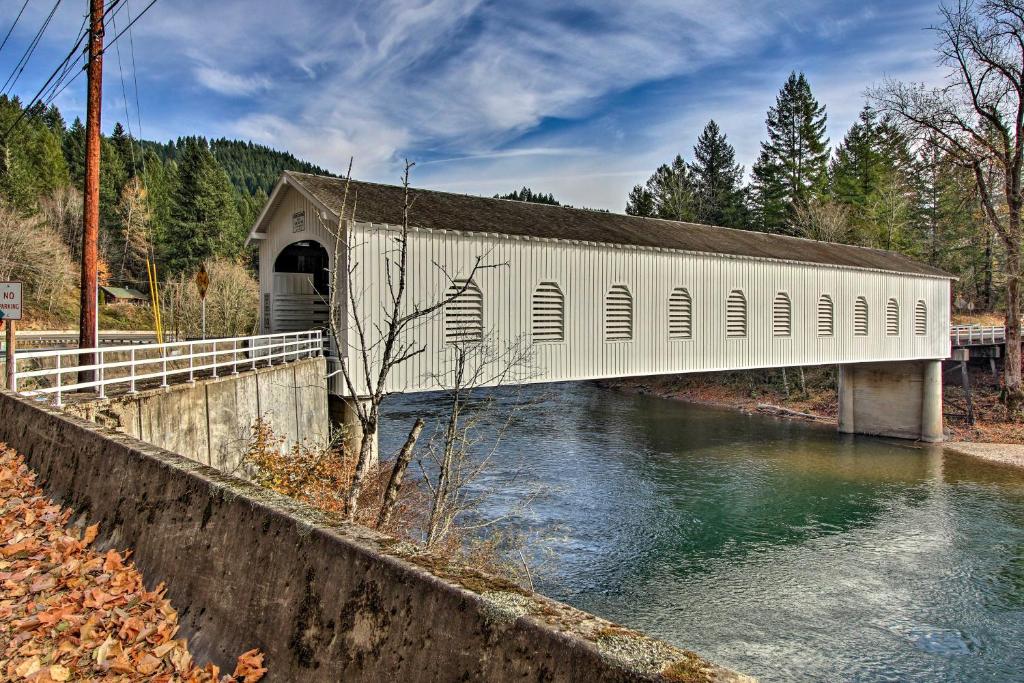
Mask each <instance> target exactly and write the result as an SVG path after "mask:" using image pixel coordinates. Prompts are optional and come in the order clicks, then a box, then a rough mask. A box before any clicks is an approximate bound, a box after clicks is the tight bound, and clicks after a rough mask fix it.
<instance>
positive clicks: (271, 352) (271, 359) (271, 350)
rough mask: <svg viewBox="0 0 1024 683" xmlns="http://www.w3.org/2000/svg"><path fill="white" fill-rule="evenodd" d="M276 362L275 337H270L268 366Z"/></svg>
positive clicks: (268, 340)
mask: <svg viewBox="0 0 1024 683" xmlns="http://www.w3.org/2000/svg"><path fill="white" fill-rule="evenodd" d="M273 364H274V338H273V337H270V338H268V339H267V367H268V368H269V367H270V366H272V365H273Z"/></svg>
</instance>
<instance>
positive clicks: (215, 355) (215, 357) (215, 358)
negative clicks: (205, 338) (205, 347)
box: [213, 340, 217, 379]
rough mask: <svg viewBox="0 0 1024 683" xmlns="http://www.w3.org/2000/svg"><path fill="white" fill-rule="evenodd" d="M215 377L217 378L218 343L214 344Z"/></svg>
mask: <svg viewBox="0 0 1024 683" xmlns="http://www.w3.org/2000/svg"><path fill="white" fill-rule="evenodd" d="M213 377H214V379H216V378H217V341H216V340H214V342H213Z"/></svg>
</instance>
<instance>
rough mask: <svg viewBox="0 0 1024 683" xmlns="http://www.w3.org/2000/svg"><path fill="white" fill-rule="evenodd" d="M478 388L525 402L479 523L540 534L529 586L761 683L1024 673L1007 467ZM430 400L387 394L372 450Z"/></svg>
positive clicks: (725, 414) (662, 403)
mask: <svg viewBox="0 0 1024 683" xmlns="http://www.w3.org/2000/svg"><path fill="white" fill-rule="evenodd" d="M491 395H492V396H493V398H495V399H496V404H497V408H498V414H501V413H507V412H508V410H510V409H511V408H512V406H513V405H515V404H516V403H518V402H520V401H522V400H523V399H524V398H525V399H528V400H530V401H531V404H530V406H529V407H528V408H526V409H523V410H520V411H518V412H516V413H515V416H514V418H513V420H512V422H511V424H510V425H509V427H508V429H507V430H506V431H505V434H504V437H503V439H502V441H501V443H500V445H499V447H498V449H497V451H496V452H495V454H494V456H493V458H492V461H491V464H490V466H489V468H488V470H487V472H486V475H485V476H484V477H483V478H482V479H481V480H480V481H478V482H477V484H476V488H477V490H478V491H479V492H486V493H487V494H488V495H487V498H486V502H485V506H484V509H483V510H482V511H481V514H482V515H484V516H503V515H508V518H507V519H506V520H504V521H503V522H502V524H503V525H504V527H505V528H506V529H508V530H515V531H521V532H524V533H528V534H535V535H536V536H537V537H540V538H543V539H545V541H544V547H545V548H546V552H543V553H542V552H540V551H538V553H537V556H536V557H535V558H534V560H535V561H536V562H537V563H538V565H539V566H538V570H539V579H538V585H537V588H538V590H540V591H541V592H543V593H545V594H547V595H549V596H551V597H554V598H556V599H559V600H563V601H565V602H568V603H570V604H572V605H575V606H577V607H579V608H581V609H585V610H588V611H591V612H594V613H596V614H599V615H601V616H603V617H607V618H609V619H612V620H614V621H617V622H620V623H622V624H625V625H627V626H630V627H633V628H636V629H639V630H642V631H645V632H646V633H649V634H651V635H653V636H656V637H659V638H662V639H664V640H666V641H669V642H671V643H673V644H676V645H679V646H681V647H684V648H687V649H691V650H694V651H696V652H699V653H701V654H702V655H704V656H706V657H708V658H710V659H712V660H714V661H716V662H718V663H721V664H723V665H725V666H728V667H731V668H734V669H736V670H739V671H742V672H744V673H748V674H752V675H754V676H757V677H758V678H759V679H761V680H764V681H1000V682H1002V681H1024V471H1016V470H1012V469H1009V468H1005V467H1000V466H995V465H991V464H987V463H983V462H979V461H975V460H972V459H969V458H966V457H963V456H959V455H955V454H952V453H946V452H944V451H943V449H942V448H941V447H931V448H919V447H916V446H914V445H913V444H909V443H903V442H898V441H887V440H882V439H873V438H867V437H850V436H841V435H838V434H836V433H835V431H834V429H833V428H830V427H821V426H816V425H808V424H805V423H798V422H791V421H783V420H778V419H774V418H769V417H764V416H757V415H745V414H741V413H738V412H734V411H728V410H719V409H711V408H704V407H695V406H691V405H685V404H682V403H678V402H673V401H667V400H662V399H657V398H651V397H643V396H631V395H624V394H621V393H616V392H613V391H609V390H606V389H602V388H600V387H597V386H594V385H591V384H564V385H546V386H538V387H530V388H527V389H525V390H518V389H516V390H514V389H498V390H493V391H492V392H491ZM441 410H442V399H441V397H440V396H438V395H431V394H421V395H411V396H404V397H398V398H397V399H395V400H394V401H393V402H392V403H391V404H390V405H389V407H388V408H387V410H386V416H385V417H386V421H385V427H384V430H383V433H382V438H381V446H382V450H383V452H385V453H388V452H390V451H393V450H395V449H397V447H398V445H400V443H401V441H402V439H403V438H404V435H405V431H406V430H407V429H408V425H409V423H410V422H411V420H412V418H413V417H414V416H415V415H427V416H431V415H434V416H436V415H438V414H439V413H440V411H441ZM499 422H501V420H500V419H498V418H495V421H494V422H493V423H490V424H485V425H484V426H483V427H482V428H481V431H480V435H481V436H482V437H486V436H487V434H488V430H494V429H496V424H497V423H499ZM483 442H484V443H486V442H487V439H486V438H483ZM528 497H532V498H533V502H532V504H531V505H530V506H529V508H528V509H526V510H525V511H523V510H519V509H518V508H519V507H520V503H521V501H522V500H523V499H524V498H528Z"/></svg>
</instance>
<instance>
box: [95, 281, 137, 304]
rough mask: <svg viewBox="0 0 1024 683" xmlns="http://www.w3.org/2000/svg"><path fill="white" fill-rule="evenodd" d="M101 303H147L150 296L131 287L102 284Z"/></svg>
mask: <svg viewBox="0 0 1024 683" xmlns="http://www.w3.org/2000/svg"><path fill="white" fill-rule="evenodd" d="M99 289H100V303H101V304H104V305H106V304H145V303H148V302H149V297H148V296H146V295H145V294H143V293H142V292H140V291H139V290H137V289H132V288H131V287H111V286H108V285H100V288H99Z"/></svg>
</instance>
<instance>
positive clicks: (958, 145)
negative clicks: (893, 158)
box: [869, 0, 1024, 415]
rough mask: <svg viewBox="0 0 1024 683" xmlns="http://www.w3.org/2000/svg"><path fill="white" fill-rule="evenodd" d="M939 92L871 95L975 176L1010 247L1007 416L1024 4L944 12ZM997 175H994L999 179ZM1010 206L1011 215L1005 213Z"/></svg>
mask: <svg viewBox="0 0 1024 683" xmlns="http://www.w3.org/2000/svg"><path fill="white" fill-rule="evenodd" d="M941 12H942V18H943V21H942V23H941V24H940V25H938V26H936V27H933V30H934V31H935V32H936V33H937V34H938V36H939V45H938V52H939V57H940V61H941V63H942V64H943V65H945V66H946V67H948V68H949V72H948V75H947V76H946V80H945V83H944V84H943V85H942V86H941V87H938V88H930V89H929V88H926V87H925V86H923V85H920V84H906V83H901V82H896V81H887V82H886V83H885V84H884V85H883V86H882V87H880V88H875V89H873V90H871V91H870V93H869V95H870V97H871V98H872V100H873V101H874V104H875V107H876V108H877V109H878V110H879V111H882V112H886V113H889V114H892V115H893V116H894V120H895V121H896V122H897V123H898V124H900V125H901V126H902V127H903V128H904V129H905V130H906V131H907V132H908V133H910V134H911V135H913V136H914V137H915V138H916V139H917V140H919V141H922V142H924V141H928V142H929V143H930V144H934V145H936V146H938V147H939V148H940V149H941V150H942V152H943V153H944V154H946V155H947V158H949V159H950V160H953V161H955V163H957V164H959V165H961V166H963V167H964V168H966V169H969V170H970V172H971V173H972V174H973V176H974V181H975V184H976V185H977V188H978V193H979V195H980V201H981V206H982V209H983V212H984V214H985V218H986V220H987V222H988V223H989V225H990V227H991V229H992V231H993V232H994V233H995V234H997V235H998V236H999V238H1000V239H1001V240H1002V242H1003V246H1004V247H1005V248H1006V359H1005V365H1004V370H1003V382H1004V388H1003V392H1004V400H1005V402H1006V408H1007V412H1008V413H1009V414H1010V415H1013V414H1015V413H1016V412H1017V411H1018V410H1019V408H1020V406H1021V405H1022V403H1024V390H1022V387H1021V349H1020V340H1021V324H1020V316H1021V298H1020V297H1021V292H1020V278H1021V246H1022V237H1024V235H1022V232H1021V208H1022V206H1024V196H1022V193H1021V172H1022V170H1024V2H1021V0H978V1H977V2H973V1H971V0H961V1H960V2H958V4H957V5H956V6H955V7H943V8H942V10H941ZM993 171H994V172H995V173H994V174H993V173H992V172H993ZM1003 207H1005V210H1004V209H1003Z"/></svg>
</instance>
